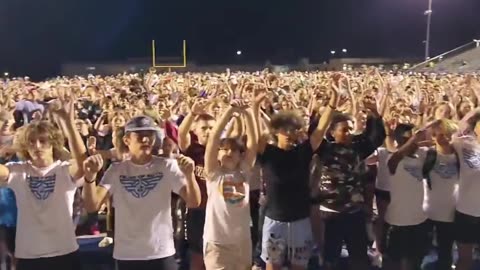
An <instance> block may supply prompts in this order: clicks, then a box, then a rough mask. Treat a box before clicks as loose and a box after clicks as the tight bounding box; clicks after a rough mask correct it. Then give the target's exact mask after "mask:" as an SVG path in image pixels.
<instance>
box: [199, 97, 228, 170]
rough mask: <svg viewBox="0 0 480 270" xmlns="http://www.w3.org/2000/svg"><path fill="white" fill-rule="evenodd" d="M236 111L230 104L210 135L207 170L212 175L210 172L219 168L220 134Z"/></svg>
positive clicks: (206, 151)
mask: <svg viewBox="0 0 480 270" xmlns="http://www.w3.org/2000/svg"><path fill="white" fill-rule="evenodd" d="M234 111H235V109H234V108H233V107H231V106H230V107H229V108H228V109H227V110H226V111H225V112H224V114H223V115H222V117H221V118H220V120H218V121H217V123H216V124H215V127H214V128H213V130H212V133H211V134H210V136H208V143H207V146H206V149H205V171H206V173H207V175H210V173H212V172H214V171H216V170H217V169H218V148H219V145H220V136H221V135H222V131H223V130H224V129H225V126H226V125H227V123H228V121H230V118H231V117H232V115H233V113H234Z"/></svg>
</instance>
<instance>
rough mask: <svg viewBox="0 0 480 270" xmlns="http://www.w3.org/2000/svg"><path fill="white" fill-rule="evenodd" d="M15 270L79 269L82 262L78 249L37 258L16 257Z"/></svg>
mask: <svg viewBox="0 0 480 270" xmlns="http://www.w3.org/2000/svg"><path fill="white" fill-rule="evenodd" d="M16 269H17V270H33V269H35V270H52V269H70V270H81V269H82V262H81V261H80V254H79V253H78V251H75V252H72V253H70V254H66V255H61V256H55V257H46V258H38V259H18V262H17V268H16Z"/></svg>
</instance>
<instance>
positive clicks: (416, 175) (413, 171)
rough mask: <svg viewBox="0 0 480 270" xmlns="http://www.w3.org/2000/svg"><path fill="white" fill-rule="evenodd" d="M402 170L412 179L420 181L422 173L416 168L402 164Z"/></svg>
mask: <svg viewBox="0 0 480 270" xmlns="http://www.w3.org/2000/svg"><path fill="white" fill-rule="evenodd" d="M403 169H404V170H405V171H406V172H408V173H409V174H410V175H411V176H412V177H413V178H416V179H417V180H422V172H421V170H420V168H419V167H418V166H412V165H407V164H404V165H403Z"/></svg>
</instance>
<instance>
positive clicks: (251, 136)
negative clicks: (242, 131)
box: [245, 110, 258, 168]
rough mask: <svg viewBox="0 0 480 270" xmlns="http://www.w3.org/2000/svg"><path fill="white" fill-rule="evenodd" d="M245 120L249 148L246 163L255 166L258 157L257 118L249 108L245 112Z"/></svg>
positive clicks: (246, 153) (251, 166)
mask: <svg viewBox="0 0 480 270" xmlns="http://www.w3.org/2000/svg"><path fill="white" fill-rule="evenodd" d="M245 120H246V124H247V125H246V126H247V149H246V152H245V164H246V165H247V166H248V168H253V166H254V165H255V160H256V158H257V145H258V133H257V132H256V126H255V120H254V116H253V112H252V111H250V110H247V111H246V112H245Z"/></svg>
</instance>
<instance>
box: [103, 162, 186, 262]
mask: <svg viewBox="0 0 480 270" xmlns="http://www.w3.org/2000/svg"><path fill="white" fill-rule="evenodd" d="M100 185H101V186H103V187H105V188H106V189H107V190H108V191H109V193H110V194H111V195H112V196H113V201H114V205H115V247H114V251H113V258H115V259H117V260H154V259H160V258H165V257H169V256H173V255H174V254H175V246H174V243H173V227H172V215H171V193H172V192H174V193H177V194H178V193H179V192H180V189H181V188H182V187H183V186H185V185H186V180H185V176H184V175H183V173H182V172H181V171H180V168H179V167H178V163H177V161H176V160H175V159H165V158H162V157H153V160H152V161H151V162H150V163H148V164H145V165H137V164H134V163H133V162H132V161H130V160H125V161H122V162H118V163H113V164H112V165H111V166H110V167H109V168H108V170H107V171H106V172H105V175H104V176H103V179H102V181H101V183H100Z"/></svg>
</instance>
